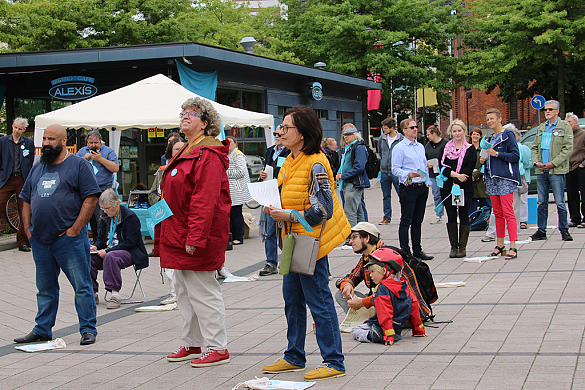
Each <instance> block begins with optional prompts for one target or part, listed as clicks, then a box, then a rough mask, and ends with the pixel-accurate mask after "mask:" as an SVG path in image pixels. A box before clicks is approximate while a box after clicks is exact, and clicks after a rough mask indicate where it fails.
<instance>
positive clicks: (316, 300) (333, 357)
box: [282, 256, 345, 372]
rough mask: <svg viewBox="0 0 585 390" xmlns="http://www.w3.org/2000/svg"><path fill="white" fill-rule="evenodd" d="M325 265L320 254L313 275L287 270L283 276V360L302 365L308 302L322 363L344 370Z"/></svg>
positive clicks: (335, 315)
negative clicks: (284, 320)
mask: <svg viewBox="0 0 585 390" xmlns="http://www.w3.org/2000/svg"><path fill="white" fill-rule="evenodd" d="M328 268H329V266H328V261H327V256H323V257H322V258H320V259H319V260H317V264H316V266H315V273H314V274H313V275H303V274H298V273H295V272H290V273H289V274H288V275H285V276H284V277H283V279H282V296H283V297H284V313H285V314H286V323H287V325H288V327H287V331H286V338H287V339H288V347H287V348H286V351H284V360H286V361H287V362H288V363H290V364H292V365H295V366H298V367H305V363H306V358H305V338H306V336H307V306H308V307H309V310H311V316H312V317H313V321H314V322H315V331H316V333H317V335H316V336H317V345H318V346H319V349H320V350H321V357H322V359H323V363H328V364H329V366H330V367H331V368H334V369H336V370H339V371H343V372H345V365H344V364H343V360H344V359H343V352H342V348H341V333H340V332H339V322H338V318H337V311H336V310H335V304H334V303H333V296H332V295H331V290H330V289H329V275H328V272H327V271H328Z"/></svg>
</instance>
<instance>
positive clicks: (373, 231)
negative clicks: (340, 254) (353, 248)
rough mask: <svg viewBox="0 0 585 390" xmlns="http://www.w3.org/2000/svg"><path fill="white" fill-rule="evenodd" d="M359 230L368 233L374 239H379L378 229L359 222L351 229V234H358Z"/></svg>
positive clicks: (369, 224)
mask: <svg viewBox="0 0 585 390" xmlns="http://www.w3.org/2000/svg"><path fill="white" fill-rule="evenodd" d="M361 230H363V231H364V232H368V233H370V234H371V235H372V236H374V237H377V238H380V231H379V230H378V228H377V227H376V226H375V225H372V224H371V223H369V222H360V223H358V224H357V225H355V226H354V227H352V228H351V231H352V232H359V231H361Z"/></svg>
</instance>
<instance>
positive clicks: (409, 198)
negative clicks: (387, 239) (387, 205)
mask: <svg viewBox="0 0 585 390" xmlns="http://www.w3.org/2000/svg"><path fill="white" fill-rule="evenodd" d="M399 194H400V225H398V240H399V241H400V247H401V248H402V249H404V250H406V251H408V252H410V246H409V245H408V231H409V230H410V238H411V240H412V251H413V252H412V253H413V254H414V255H418V254H420V253H421V252H422V246H421V242H420V239H421V225H422V222H423V219H424V218H425V207H426V206H427V198H428V196H429V188H428V187H427V186H425V185H423V186H419V185H414V184H412V185H410V186H408V187H407V186H405V185H403V184H401V185H400V193H399Z"/></svg>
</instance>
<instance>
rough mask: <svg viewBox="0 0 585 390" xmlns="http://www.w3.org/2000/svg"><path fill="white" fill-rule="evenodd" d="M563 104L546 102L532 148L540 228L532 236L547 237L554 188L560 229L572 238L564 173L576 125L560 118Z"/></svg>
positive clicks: (571, 239) (551, 101)
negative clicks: (549, 203) (549, 199)
mask: <svg viewBox="0 0 585 390" xmlns="http://www.w3.org/2000/svg"><path fill="white" fill-rule="evenodd" d="M559 108H560V104H559V102H558V101H556V100H549V101H547V102H545V103H544V116H545V117H546V122H545V123H541V124H540V126H538V128H537V129H536V137H535V138H534V141H533V142H532V147H531V148H530V151H531V153H532V161H533V162H534V166H535V167H536V169H535V172H536V190H537V192H538V202H537V203H538V211H537V215H538V230H537V231H536V233H534V234H533V235H532V240H533V241H536V240H546V225H547V222H548V192H549V190H550V189H551V188H552V191H553V195H554V198H555V203H556V205H557V214H558V217H559V230H560V232H561V237H562V240H563V241H573V237H571V235H570V234H569V224H568V221H567V206H566V204H565V174H566V173H567V172H569V157H570V156H571V153H572V152H573V129H572V128H571V126H570V125H569V124H568V123H567V122H565V121H564V120H561V119H560V118H559Z"/></svg>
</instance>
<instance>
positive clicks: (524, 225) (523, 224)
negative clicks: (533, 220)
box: [520, 222, 528, 229]
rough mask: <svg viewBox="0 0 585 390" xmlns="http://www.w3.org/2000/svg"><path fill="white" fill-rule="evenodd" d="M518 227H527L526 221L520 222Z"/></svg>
mask: <svg viewBox="0 0 585 390" xmlns="http://www.w3.org/2000/svg"><path fill="white" fill-rule="evenodd" d="M520 229H528V225H527V224H526V222H520Z"/></svg>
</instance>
